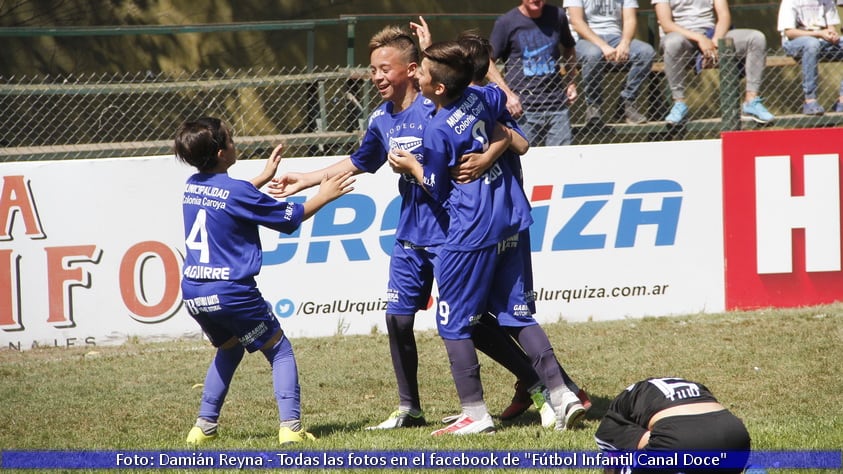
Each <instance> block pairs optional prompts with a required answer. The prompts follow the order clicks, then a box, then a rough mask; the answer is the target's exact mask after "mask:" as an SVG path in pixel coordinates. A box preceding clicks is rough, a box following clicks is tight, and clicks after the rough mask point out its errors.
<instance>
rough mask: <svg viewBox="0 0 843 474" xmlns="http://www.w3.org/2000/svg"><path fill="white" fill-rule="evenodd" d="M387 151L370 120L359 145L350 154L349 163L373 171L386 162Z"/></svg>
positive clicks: (366, 170)
mask: <svg viewBox="0 0 843 474" xmlns="http://www.w3.org/2000/svg"><path fill="white" fill-rule="evenodd" d="M387 151H388V150H387V149H386V147H384V144H383V140H382V139H381V137H380V133H379V132H377V130H376V129H375V128H374V125H373V122H370V123H369V127H368V128H367V129H366V134H365V135H363V141H362V142H361V143H360V147H359V148H358V149H357V150H355V151H354V153H352V154H351V163H352V164H353V165H354V166H356V167H357V169H359V170H362V171H365V172H367V173H374V172H376V171H377V170H378V169H380V167H381V166H383V164H384V163H386V154H387Z"/></svg>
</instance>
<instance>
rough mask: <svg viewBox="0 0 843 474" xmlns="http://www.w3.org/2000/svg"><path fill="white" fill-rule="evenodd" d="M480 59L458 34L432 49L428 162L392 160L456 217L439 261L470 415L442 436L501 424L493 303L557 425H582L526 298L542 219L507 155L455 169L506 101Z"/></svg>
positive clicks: (447, 330) (395, 154) (450, 344)
mask: <svg viewBox="0 0 843 474" xmlns="http://www.w3.org/2000/svg"><path fill="white" fill-rule="evenodd" d="M472 71H473V67H472V64H471V59H470V58H469V57H468V55H467V54H466V52H465V50H464V49H463V48H462V46H461V45H460V44H459V43H458V42H455V41H451V42H442V43H436V44H433V45H431V46H430V47H428V48H427V49H425V52H424V57H423V59H422V63H421V65H420V66H419V68H418V69H417V73H416V74H417V78H418V81H419V87H420V89H421V91H422V94H424V95H425V97H427V98H429V99H431V100H432V101H433V102H434V103H436V106H437V112H436V115H434V117H433V118H432V119H431V121H430V123H428V127H427V128H426V130H425V134H424V140H423V146H424V152H423V156H422V161H421V163H420V162H419V161H418V160H417V159H416V157H415V156H414V155H412V154H409V153H406V152H405V151H403V150H398V149H396V150H393V151H392V152H391V153H390V155H389V161H390V165H391V166H392V167H393V169H394V170H396V171H398V172H402V173H412V174H413V176H414V177H415V178H416V180H417V181H418V182H419V183H422V184H423V186H424V188H425V189H426V190H427V191H428V192H429V193H430V194H431V196H432V197H433V198H434V199H436V200H437V201H439V202H442V203H443V205H445V206H446V207H447V209H448V214H449V216H450V223H449V227H448V234H447V238H446V241H445V243H444V244H443V245H442V247H441V248H440V250H439V255H438V257H439V261H438V262H437V265H436V267H435V269H434V270H435V272H436V280H437V282H438V284H439V293H440V296H439V301H438V308H437V309H438V311H437V328H438V330H439V335H440V336H441V337H442V338H443V340H444V342H445V348H446V350H447V352H448V357H449V359H450V361H451V373H452V376H453V377H454V382H455V384H456V388H457V392H458V394H459V398H460V404H461V405H462V409H463V414H462V416H461V417H460V418H459V419H458V420H456V421H455V422H454V423H452V424H451V425H449V426H447V427H446V428H443V429H441V430H437V431H434V432H433V434H434V435H443V434H469V433H484V432H492V431H494V429H495V428H494V422H493V421H492V418H491V416H490V415H489V413H488V410H487V408H486V404H485V402H484V400H483V387H482V384H481V382H480V365H479V362H478V359H477V353H476V351H475V345H474V342H473V341H472V339H471V337H472V332H473V329H474V325H475V324H476V323H477V320H478V318H479V317H480V315H482V314H484V313H486V312H492V313H493V314H497V315H498V322H499V323H500V325H501V326H503V327H505V328H507V330H508V331H510V332H511V333H512V334H513V336H514V337H515V338H516V339H517V340H518V342H519V343H520V344H521V346H522V347H523V348H524V350H525V351H526V352H527V353H528V354H529V355H530V357H531V359H532V361H533V365H534V367H535V368H536V369H537V372H538V373H539V375H540V376H541V377H542V381H543V382H544V383H545V385H546V386H547V387H548V389H549V395H550V402H551V405H552V406H553V408H554V411H555V413H556V417H557V419H556V428H557V429H559V430H564V429H567V428H570V427H571V426H573V425H574V424H575V423H576V422H577V421H578V420H579V418H580V417H581V416H582V415H583V414H584V409H583V406H582V404H581V403H580V401H579V399H578V398H577V396H576V394H574V393H573V392H571V390H570V389H568V387H567V386H565V383H564V380H563V377H562V373H561V371H560V369H559V364H558V362H557V361H556V357H555V356H554V354H553V348H552V347H551V345H550V341H549V340H548V339H547V335H546V334H545V333H544V331H543V330H542V329H541V327H540V326H539V325H538V324H537V323H536V321H535V319H534V318H533V316H532V312H531V309H530V306H529V304H528V302H527V301H526V298H525V297H524V278H523V273H524V264H523V262H522V261H521V259H522V257H523V253H522V252H521V251H519V250H518V245H519V241H518V234H519V232H521V231H523V230H525V229H527V228H528V227H529V225H530V224H531V223H532V218H531V217H530V206H529V202H527V200H526V197H525V196H523V192H522V193H521V199H518V198H517V196H518V193H516V192H513V191H512V189H511V186H512V185H517V180H516V179H515V178H514V175H513V172H512V170H511V169H510V167H509V165H508V163H507V161H506V160H498V161H497V162H495V164H494V165H493V166H492V167H491V168H490V169H489V170H488V171H487V172H486V173H484V175H483V176H481V177H480V178H479V179H477V180H475V181H472V182H469V183H457V182H455V181H452V180H451V179H450V177H449V169H450V168H451V167H453V166H455V165H457V164H458V163H459V159H460V156H461V155H463V154H464V153H467V152H471V151H477V150H482V149H484V148H485V147H487V146H488V143H489V138H488V137H489V136H490V135H491V134H492V132H493V130H494V127H495V126H496V122H497V117H499V116H500V115H501V111H502V110H503V109H504V108H505V106H506V101H505V99H504V98H503V97H501V98H500V100H498V101H497V103H494V104H487V103H486V102H485V100H484V98H483V96H482V94H480V93H479V92H478V91H476V90H473V89H468V85H469V83H470V82H471V76H472Z"/></svg>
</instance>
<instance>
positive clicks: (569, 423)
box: [556, 391, 585, 431]
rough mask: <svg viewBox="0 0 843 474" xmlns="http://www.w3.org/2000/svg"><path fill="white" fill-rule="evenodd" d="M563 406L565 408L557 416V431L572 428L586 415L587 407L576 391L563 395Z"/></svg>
mask: <svg viewBox="0 0 843 474" xmlns="http://www.w3.org/2000/svg"><path fill="white" fill-rule="evenodd" d="M562 406H563V407H565V408H564V409H563V410H561V413H559V414H558V415H557V417H556V431H565V430H570V429H571V428H573V427H574V426H576V424H577V423H579V421H580V420H581V419H582V417H583V415H585V407H583V406H582V402H580V399H579V398H578V397H577V395H576V394H575V393H574V392H570V391H568V392H565V394H563V395H562Z"/></svg>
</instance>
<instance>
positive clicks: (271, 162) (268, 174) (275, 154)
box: [250, 143, 284, 189]
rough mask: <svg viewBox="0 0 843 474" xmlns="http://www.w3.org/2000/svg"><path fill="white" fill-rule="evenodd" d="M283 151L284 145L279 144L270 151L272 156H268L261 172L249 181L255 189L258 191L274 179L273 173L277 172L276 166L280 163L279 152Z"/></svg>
mask: <svg viewBox="0 0 843 474" xmlns="http://www.w3.org/2000/svg"><path fill="white" fill-rule="evenodd" d="M282 151H284V144H283V143H282V144H279V145H278V146H276V147H275V149H274V150H272V154H271V155H269V158H268V159H267V160H266V164H265V165H264V167H263V171H261V173H260V174H259V175H257V176H255V177H254V178H252V179H251V180H250V182H251V183H252V184H254V185H255V187H256V188H258V189H260V188H261V187H262V186H263V185H264V184H266V183H268V182H269V181H270V180H271V179H272V178H274V177H275V173H277V172H278V165H279V164H280V163H281V152H282Z"/></svg>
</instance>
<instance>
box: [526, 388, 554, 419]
mask: <svg viewBox="0 0 843 474" xmlns="http://www.w3.org/2000/svg"><path fill="white" fill-rule="evenodd" d="M530 398H532V399H533V403H534V404H535V405H536V408H538V409H539V414H540V415H541V417H542V426H544V427H545V428H553V426H554V425H555V424H556V412H555V411H553V407H552V406H550V395H549V394H548V393H547V389H546V388H542V389H541V390H536V393H534V394H532V395H530Z"/></svg>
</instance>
